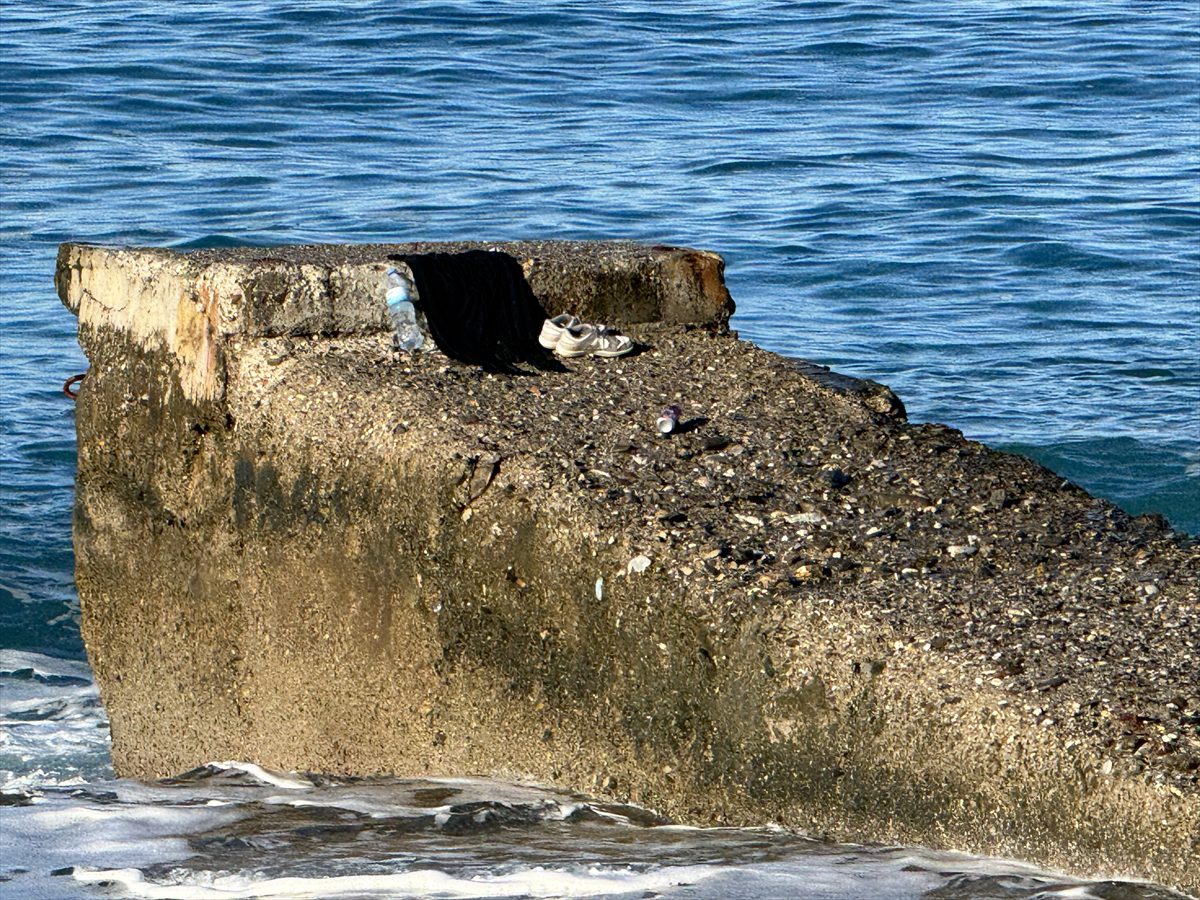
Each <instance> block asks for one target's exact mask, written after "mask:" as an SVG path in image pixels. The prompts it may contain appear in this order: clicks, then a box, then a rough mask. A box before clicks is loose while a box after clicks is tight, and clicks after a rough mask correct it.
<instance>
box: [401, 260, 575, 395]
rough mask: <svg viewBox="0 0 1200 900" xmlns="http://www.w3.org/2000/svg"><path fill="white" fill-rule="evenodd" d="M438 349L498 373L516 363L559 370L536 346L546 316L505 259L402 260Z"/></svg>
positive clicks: (522, 276)
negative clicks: (411, 274) (409, 270)
mask: <svg viewBox="0 0 1200 900" xmlns="http://www.w3.org/2000/svg"><path fill="white" fill-rule="evenodd" d="M403 260H404V262H405V263H407V264H408V267H409V269H411V270H412V273H413V280H414V281H415V282H416V287H417V304H416V305H417V308H418V309H419V310H420V311H421V312H422V313H423V314H424V315H425V320H426V322H427V323H428V325H429V333H430V334H431V335H433V340H434V341H435V342H436V343H437V345H438V348H439V349H441V350H442V352H444V353H445V354H446V355H447V356H449V357H451V358H452V359H457V360H461V361H463V362H468V363H474V364H476V365H480V366H483V367H484V368H486V369H488V370H490V371H495V372H509V373H513V374H516V373H518V372H520V370H519V369H517V368H515V367H514V364H515V363H518V362H532V363H534V364H536V365H538V366H539V367H540V368H552V367H553V368H558V367H559V366H556V365H555V363H554V361H553V358H552V357H550V356H549V354H547V353H546V352H545V351H544V350H543V349H542V347H541V345H540V344H539V343H538V335H539V334H540V333H541V330H542V323H543V322H544V321H545V320H546V314H545V312H544V311H543V310H542V307H541V304H539V303H538V301H537V298H536V297H534V296H533V291H531V290H530V289H529V284H528V282H526V281H525V273H524V272H523V271H522V269H521V264H520V263H519V262H517V260H516V259H515V258H514V257H512V256H509V255H508V254H507V253H499V252H494V251H489V250H468V251H466V252H465V253H422V254H414V255H410V256H404V257H403Z"/></svg>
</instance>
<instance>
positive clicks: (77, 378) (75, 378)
mask: <svg viewBox="0 0 1200 900" xmlns="http://www.w3.org/2000/svg"><path fill="white" fill-rule="evenodd" d="M85 378H87V372H84V373H83V374H82V375H72V376H71V377H70V378H68V379H67V380H66V382H65V383H64V384H63V393H64V394H66V395H67V396H68V397H70V398H71V399H72V400H77V399H79V391H77V390H76V391H73V390H71V388H72V387H74V386H75V385H77V384H79V382H81V381H83V379H85Z"/></svg>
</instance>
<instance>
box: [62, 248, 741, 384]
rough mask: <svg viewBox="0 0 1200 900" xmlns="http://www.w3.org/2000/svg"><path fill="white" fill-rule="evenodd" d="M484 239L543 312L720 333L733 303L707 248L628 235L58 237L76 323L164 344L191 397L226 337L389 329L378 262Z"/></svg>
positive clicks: (216, 378)
mask: <svg viewBox="0 0 1200 900" xmlns="http://www.w3.org/2000/svg"><path fill="white" fill-rule="evenodd" d="M468 249H487V250H495V251H498V252H502V253H508V254H510V255H512V256H514V257H515V258H516V259H518V260H519V261H520V262H521V265H522V268H523V269H524V271H525V275H526V278H527V280H528V281H529V285H530V287H531V288H532V289H533V292H534V295H535V296H536V297H537V298H538V300H539V302H541V304H542V305H543V307H544V308H545V310H546V314H547V315H548V316H553V315H557V314H559V313H561V312H566V311H568V310H569V311H571V312H574V313H575V314H576V315H579V316H580V317H582V318H584V319H585V320H586V321H592V322H607V323H610V324H614V325H630V324H637V323H648V322H660V323H664V324H669V325H692V326H703V327H709V328H716V329H719V330H723V329H725V328H726V327H727V325H728V322H729V317H730V315H731V314H732V312H733V300H732V298H731V297H730V296H729V291H728V290H727V289H726V287H725V281H724V275H723V272H724V268H725V264H724V261H723V260H722V259H721V258H720V257H719V256H717V255H716V254H715V253H707V252H704V251H698V250H690V249H686V248H679V247H663V246H657V247H644V246H641V245H639V244H631V243H628V242H607V243H605V242H571V241H524V242H501V243H478V242H477V243H409V244H370V245H367V244H364V245H354V246H347V245H315V246H296V247H274V248H266V249H264V248H234V249H221V250H194V251H190V252H178V251H173V250H165V249H158V248H117V247H101V246H95V245H90V244H79V243H71V244H63V245H62V247H61V248H60V249H59V254H58V267H57V270H56V274H55V283H56V285H57V287H58V292H59V296H60V297H61V298H62V300H63V302H64V303H65V304H66V305H67V307H68V308H69V309H70V310H71V311H72V312H74V313H75V314H76V315H77V316H78V317H79V321H80V323H81V324H82V325H86V326H93V327H98V326H107V327H111V328H115V329H117V330H120V331H124V332H127V333H128V334H130V335H131V336H132V337H133V338H134V340H136V341H137V342H139V343H142V344H145V345H152V346H155V347H159V348H162V349H166V350H167V351H169V352H171V353H172V354H173V355H174V356H175V358H176V360H177V362H178V365H179V366H180V370H181V379H180V382H181V387H182V389H183V390H184V391H185V392H186V393H187V394H188V396H189V397H191V398H193V399H198V400H211V399H216V398H219V397H220V396H221V394H222V392H223V391H224V373H223V362H222V359H223V344H224V343H225V342H226V341H228V340H230V339H233V338H257V337H272V336H279V335H291V336H302V335H322V336H327V337H328V336H334V335H349V334H372V333H378V332H380V331H383V330H385V329H386V328H388V319H387V306H386V303H385V301H384V282H385V276H384V272H385V271H386V269H387V268H388V266H389V265H391V261H392V260H396V259H399V258H400V257H401V256H404V255H408V254H419V253H434V252H441V253H457V252H462V251H464V250H468Z"/></svg>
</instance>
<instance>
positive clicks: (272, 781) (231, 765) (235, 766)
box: [209, 760, 313, 791]
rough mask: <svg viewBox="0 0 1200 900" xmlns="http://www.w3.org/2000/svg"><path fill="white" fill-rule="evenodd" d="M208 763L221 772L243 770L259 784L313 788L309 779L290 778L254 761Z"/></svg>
mask: <svg viewBox="0 0 1200 900" xmlns="http://www.w3.org/2000/svg"><path fill="white" fill-rule="evenodd" d="M209 765H210V766H211V767H212V768H214V769H220V770H221V771H223V772H244V773H245V774H247V775H249V776H250V777H251V778H253V779H254V780H256V781H258V782H259V783H261V784H269V785H272V786H273V787H277V788H283V789H284V790H289V791H308V790H312V788H313V783H312V782H311V781H308V780H301V779H300V778H298V777H297V778H290V777H288V776H286V775H281V774H278V773H276V772H268V771H267V770H266V769H264V768H263V767H262V766H258V765H255V764H254V763H249V762H237V761H236V760H228V761H226V762H211V763H209ZM293 774H295V773H293Z"/></svg>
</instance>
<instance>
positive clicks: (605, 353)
mask: <svg viewBox="0 0 1200 900" xmlns="http://www.w3.org/2000/svg"><path fill="white" fill-rule="evenodd" d="M632 349H633V344H629V345H628V346H626V347H621V348H619V349H617V350H567V351H563V350H555V351H554V352H555V353H557V354H558V355H559V356H561V357H563V358H564V359H574V358H575V357H578V356H602V357H604V358H606V359H612V358H613V357H615V356H624V355H625V354H626V353H628V352H629V351H630V350H632Z"/></svg>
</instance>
